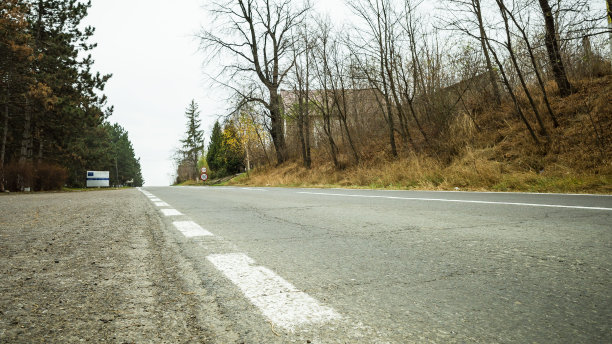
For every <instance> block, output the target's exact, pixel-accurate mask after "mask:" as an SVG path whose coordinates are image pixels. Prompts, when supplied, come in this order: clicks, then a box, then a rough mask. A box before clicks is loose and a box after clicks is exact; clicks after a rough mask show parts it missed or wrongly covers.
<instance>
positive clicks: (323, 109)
mask: <svg viewBox="0 0 612 344" xmlns="http://www.w3.org/2000/svg"><path fill="white" fill-rule="evenodd" d="M330 26H331V25H330V24H329V23H328V22H325V21H323V20H319V21H318V31H317V38H316V43H315V49H313V50H312V55H313V62H314V68H313V69H314V73H315V78H316V80H317V85H318V87H319V90H318V91H317V92H316V93H317V94H316V96H315V97H314V98H315V99H313V104H314V105H315V107H316V108H317V109H318V111H319V112H320V114H321V117H322V118H323V132H324V133H325V136H326V137H327V142H328V144H329V152H330V155H331V158H332V161H333V163H334V166H335V167H336V168H340V161H339V160H338V145H337V144H336V140H335V139H334V135H333V127H332V122H331V117H332V113H333V112H334V104H333V101H334V100H333V95H332V91H331V87H330V83H331V80H330V78H331V76H330V74H329V73H328V71H329V69H330V67H329V65H328V63H329V60H328V59H327V57H328V56H329V52H328V50H329V46H330V39H331V37H330V34H331V27H330Z"/></svg>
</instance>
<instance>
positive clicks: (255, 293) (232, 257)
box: [206, 253, 340, 331]
mask: <svg viewBox="0 0 612 344" xmlns="http://www.w3.org/2000/svg"><path fill="white" fill-rule="evenodd" d="M206 259H208V260H209V261H210V262H211V263H212V264H213V265H214V266H215V267H216V268H217V269H219V271H221V272H222V273H223V274H224V275H225V276H226V277H227V278H228V279H229V280H230V281H232V282H233V283H234V284H235V285H236V286H237V287H238V288H240V290H241V291H242V292H243V293H244V295H245V296H246V298H247V299H249V301H250V302H251V303H252V304H254V305H255V306H257V308H259V309H260V311H261V312H262V313H263V315H264V316H265V317H266V318H268V319H269V320H270V321H271V322H272V323H274V324H275V325H276V326H278V327H282V328H284V329H287V330H290V331H291V330H293V329H295V328H296V327H300V326H303V325H308V324H321V323H326V322H329V321H332V320H337V319H340V314H338V313H337V312H336V311H335V310H333V309H332V308H330V307H327V306H324V305H321V304H320V303H319V302H317V300H315V299H314V298H312V297H311V296H309V295H308V294H306V293H304V292H302V291H300V290H298V289H297V288H296V287H294V286H293V285H292V284H291V283H289V282H287V281H286V280H284V279H283V278H282V277H280V276H278V275H277V274H275V273H274V272H273V271H272V270H270V269H268V268H265V267H263V266H255V261H253V259H251V258H250V257H249V256H247V255H246V254H244V253H229V254H213V255H210V256H208V257H206Z"/></svg>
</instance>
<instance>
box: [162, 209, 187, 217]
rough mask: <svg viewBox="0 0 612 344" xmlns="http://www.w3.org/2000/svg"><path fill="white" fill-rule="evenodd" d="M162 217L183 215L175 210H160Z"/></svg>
mask: <svg viewBox="0 0 612 344" xmlns="http://www.w3.org/2000/svg"><path fill="white" fill-rule="evenodd" d="M160 210H161V212H162V213H163V214H164V216H178V215H183V214H182V213H181V212H180V211H178V210H176V209H160Z"/></svg>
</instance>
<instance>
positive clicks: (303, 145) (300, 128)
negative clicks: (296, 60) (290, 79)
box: [297, 90, 309, 168]
mask: <svg viewBox="0 0 612 344" xmlns="http://www.w3.org/2000/svg"><path fill="white" fill-rule="evenodd" d="M297 92H298V95H297V96H298V118H297V125H298V137H299V139H300V148H301V153H302V163H303V164H304V167H306V168H309V166H308V162H307V160H308V159H307V157H306V138H305V137H304V117H305V116H304V97H303V94H302V91H301V90H299V91H297Z"/></svg>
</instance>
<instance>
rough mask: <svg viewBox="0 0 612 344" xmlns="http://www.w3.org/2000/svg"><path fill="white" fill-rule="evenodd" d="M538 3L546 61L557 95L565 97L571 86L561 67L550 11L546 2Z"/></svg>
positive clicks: (541, 0)
mask: <svg viewBox="0 0 612 344" xmlns="http://www.w3.org/2000/svg"><path fill="white" fill-rule="evenodd" d="M538 1H539V3H540V8H541V9H542V14H543V15H544V27H545V28H546V36H545V38H544V42H545V43H546V51H547V52H548V59H549V60H550V65H551V67H552V70H553V75H554V77H555V82H556V83H557V86H558V87H559V94H560V95H561V96H562V97H565V96H568V95H570V94H571V93H572V85H571V84H570V82H569V80H568V79H567V74H566V73H565V67H564V66H563V60H562V59H561V52H560V50H559V42H558V41H557V30H556V29H555V21H554V18H553V13H552V9H551V8H550V5H549V4H548V0H538Z"/></svg>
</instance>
